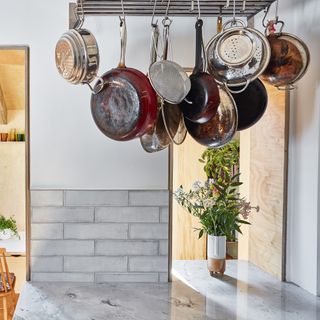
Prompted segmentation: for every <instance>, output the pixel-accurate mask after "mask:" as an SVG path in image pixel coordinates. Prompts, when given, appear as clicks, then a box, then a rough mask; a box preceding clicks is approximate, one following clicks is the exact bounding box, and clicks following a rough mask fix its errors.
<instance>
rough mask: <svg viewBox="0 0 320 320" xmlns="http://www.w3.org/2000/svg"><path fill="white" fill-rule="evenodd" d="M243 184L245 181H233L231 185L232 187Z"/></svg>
mask: <svg viewBox="0 0 320 320" xmlns="http://www.w3.org/2000/svg"><path fill="white" fill-rule="evenodd" d="M242 184H243V182H232V183H230V186H231V187H239V186H241V185H242Z"/></svg>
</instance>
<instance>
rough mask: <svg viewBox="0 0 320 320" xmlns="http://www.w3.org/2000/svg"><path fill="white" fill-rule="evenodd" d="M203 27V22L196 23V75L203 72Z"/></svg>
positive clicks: (199, 20)
mask: <svg viewBox="0 0 320 320" xmlns="http://www.w3.org/2000/svg"><path fill="white" fill-rule="evenodd" d="M202 26H203V21H202V20H201V19H198V20H197V22H196V63H195V67H194V70H193V73H194V74H196V73H199V72H202V71H203V57H202V52H203V50H202V43H203V42H202Z"/></svg>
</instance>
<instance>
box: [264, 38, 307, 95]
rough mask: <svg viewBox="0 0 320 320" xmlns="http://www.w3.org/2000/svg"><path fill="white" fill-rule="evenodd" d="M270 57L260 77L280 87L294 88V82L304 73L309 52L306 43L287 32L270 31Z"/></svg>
mask: <svg viewBox="0 0 320 320" xmlns="http://www.w3.org/2000/svg"><path fill="white" fill-rule="evenodd" d="M267 39H268V41H269V43H270V47H271V58H270V62H269V65H268V67H267V68H266V70H265V71H264V72H263V74H262V77H261V78H262V79H263V80H265V81H267V82H268V83H270V84H272V85H274V86H276V87H278V88H279V89H281V88H294V83H295V82H297V81H298V80H299V79H301V78H302V77H303V75H304V74H305V73H306V71H307V68H308V65H309V61H310V53H309V49H308V47H307V46H306V44H305V43H304V42H303V41H302V40H301V39H299V38H298V37H296V36H294V35H292V34H289V33H283V32H279V33H271V34H270V35H268V37H267Z"/></svg>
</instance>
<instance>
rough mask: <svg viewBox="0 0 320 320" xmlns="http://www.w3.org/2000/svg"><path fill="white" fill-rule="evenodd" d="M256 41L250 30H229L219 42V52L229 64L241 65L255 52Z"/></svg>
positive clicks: (232, 65)
mask: <svg viewBox="0 0 320 320" xmlns="http://www.w3.org/2000/svg"><path fill="white" fill-rule="evenodd" d="M255 47H256V43H255V41H254V38H253V37H252V35H251V34H250V33H249V32H246V31H245V30H229V31H228V32H225V33H224V34H223V35H222V36H221V37H220V38H219V40H218V42H217V54H218V56H219V58H220V59H221V60H222V61H223V62H224V63H225V64H226V65H228V66H231V67H241V66H243V65H244V64H246V63H247V62H248V61H249V60H250V59H252V56H253V54H254V51H255Z"/></svg>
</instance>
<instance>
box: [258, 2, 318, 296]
mask: <svg viewBox="0 0 320 320" xmlns="http://www.w3.org/2000/svg"><path fill="white" fill-rule="evenodd" d="M279 6H280V8H279V14H280V19H282V20H284V21H285V29H284V31H285V32H289V33H293V34H295V35H297V36H299V37H301V38H302V39H303V40H304V41H305V42H306V44H307V45H308V47H309V49H310V52H311V63H310V67H309V70H308V73H307V74H306V76H305V77H304V78H303V79H302V80H301V81H300V82H299V84H298V88H297V89H296V90H295V91H292V95H291V104H290V112H291V120H290V138H289V190H288V192H289V195H288V237H287V280H288V281H292V282H294V283H296V284H297V285H299V286H301V287H302V288H304V289H306V290H308V291H310V292H311V293H313V294H320V281H319V274H318V273H319V271H320V261H319V259H318V256H319V253H320V252H319V251H320V246H319V239H320V233H319V191H320V190H319V181H320V179H319V140H320V134H319V133H320V130H319V123H320V121H319V117H320V113H319V109H320V72H319V70H320V59H319V56H320V25H319V19H320V2H319V0H281V1H279ZM257 23H260V22H259V20H258V19H257ZM317 284H318V287H317Z"/></svg>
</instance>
